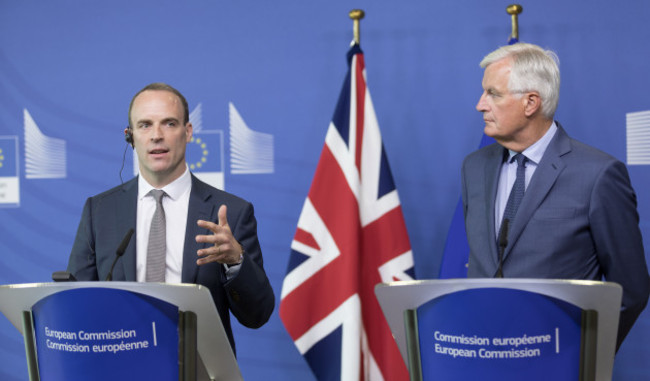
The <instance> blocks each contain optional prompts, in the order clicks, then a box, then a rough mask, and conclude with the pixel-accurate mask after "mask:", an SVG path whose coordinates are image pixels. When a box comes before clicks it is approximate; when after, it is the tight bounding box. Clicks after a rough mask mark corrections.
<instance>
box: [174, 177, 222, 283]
mask: <svg viewBox="0 0 650 381" xmlns="http://www.w3.org/2000/svg"><path fill="white" fill-rule="evenodd" d="M211 197H212V196H211V194H210V192H209V188H208V186H207V185H205V184H204V183H202V182H200V181H199V180H198V179H197V178H196V177H194V175H192V190H191V193H190V203H189V208H188V211H187V227H186V228H185V245H184V247H183V270H182V275H181V281H182V282H183V283H195V282H196V277H197V272H198V266H197V265H196V260H197V259H198V257H197V255H196V252H197V250H199V249H200V248H201V247H203V246H205V244H199V243H197V242H196V239H195V237H196V236H197V235H199V234H208V233H209V230H207V229H203V228H200V227H199V226H198V225H197V224H196V221H197V220H205V221H213V222H214V221H217V212H218V210H217V209H216V208H215V206H214V205H213V204H211V203H209V202H208V200H209V199H210V198H211Z"/></svg>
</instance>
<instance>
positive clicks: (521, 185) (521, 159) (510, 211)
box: [501, 153, 528, 228]
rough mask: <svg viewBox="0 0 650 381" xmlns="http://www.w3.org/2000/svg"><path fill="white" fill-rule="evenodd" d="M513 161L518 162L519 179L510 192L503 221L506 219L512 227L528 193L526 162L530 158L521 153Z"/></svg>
mask: <svg viewBox="0 0 650 381" xmlns="http://www.w3.org/2000/svg"><path fill="white" fill-rule="evenodd" d="M512 160H517V178H516V179H515V183H514V185H513V186H512V190H511V191H510V196H509V197H508V203H507V204H506V209H505V210H504V212H503V220H502V221H505V220H506V219H507V220H508V221H509V223H510V224H511V225H512V220H514V218H515V215H516V214H517V209H519V204H521V200H522V199H523V198H524V192H525V191H526V161H528V158H527V157H526V156H524V155H522V154H520V153H518V154H516V155H515V156H514V157H513V158H512ZM501 228H503V222H501Z"/></svg>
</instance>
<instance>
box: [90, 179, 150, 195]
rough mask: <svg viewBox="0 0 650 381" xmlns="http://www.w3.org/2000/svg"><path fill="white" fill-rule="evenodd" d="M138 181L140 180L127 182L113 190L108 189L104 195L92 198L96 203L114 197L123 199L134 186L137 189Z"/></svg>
mask: <svg viewBox="0 0 650 381" xmlns="http://www.w3.org/2000/svg"><path fill="white" fill-rule="evenodd" d="M137 180H138V179H137V177H136V178H133V179H131V180H129V181H127V182H125V183H124V184H120V185H117V186H115V187H113V188H111V189H108V190H106V191H104V192H102V193H99V194H96V195H94V196H92V197H90V198H91V199H93V200H94V201H100V200H104V199H107V198H112V197H116V196H117V197H121V196H122V195H124V193H125V192H126V191H127V190H129V189H131V188H132V187H134V186H135V187H137V185H138V183H137Z"/></svg>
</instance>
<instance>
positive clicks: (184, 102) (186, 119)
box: [129, 82, 190, 127]
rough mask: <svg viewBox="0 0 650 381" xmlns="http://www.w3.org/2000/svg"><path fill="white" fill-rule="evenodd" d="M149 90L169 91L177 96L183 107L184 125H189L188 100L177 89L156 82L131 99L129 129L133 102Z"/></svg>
mask: <svg viewBox="0 0 650 381" xmlns="http://www.w3.org/2000/svg"><path fill="white" fill-rule="evenodd" d="M147 90H156V91H169V92H170V93H172V94H174V95H176V96H177V97H178V99H180V100H181V104H182V105H183V124H187V123H188V122H189V121H190V110H189V107H188V106H187V100H186V99H185V97H184V96H183V94H181V92H180V91H178V90H176V89H175V88H173V87H171V86H169V85H168V84H166V83H163V82H154V83H150V84H148V85H147V86H145V87H144V88H143V89H142V90H140V91H138V92H137V93H136V94H135V95H134V96H133V98H132V99H131V103H130V104H129V127H131V109H132V108H133V101H135V98H137V97H138V95H140V94H142V93H143V92H145V91H147Z"/></svg>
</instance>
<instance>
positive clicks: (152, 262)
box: [145, 189, 167, 282]
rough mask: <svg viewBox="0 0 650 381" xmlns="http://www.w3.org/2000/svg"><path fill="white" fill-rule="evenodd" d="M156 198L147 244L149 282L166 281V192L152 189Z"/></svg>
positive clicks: (152, 194) (152, 193)
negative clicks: (163, 200) (164, 197)
mask: <svg viewBox="0 0 650 381" xmlns="http://www.w3.org/2000/svg"><path fill="white" fill-rule="evenodd" d="M149 194H150V195H151V196H153V198H154V199H156V211H155V212H154V214H153V218H152V219H151V229H150V230H149V244H148V245H147V275H146V277H145V280H146V281H147V282H164V281H165V267H166V266H165V257H166V256H165V253H166V251H167V242H166V235H167V233H166V229H165V209H163V205H162V199H163V196H164V195H165V192H164V191H162V190H160V189H152V190H151V192H149Z"/></svg>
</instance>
